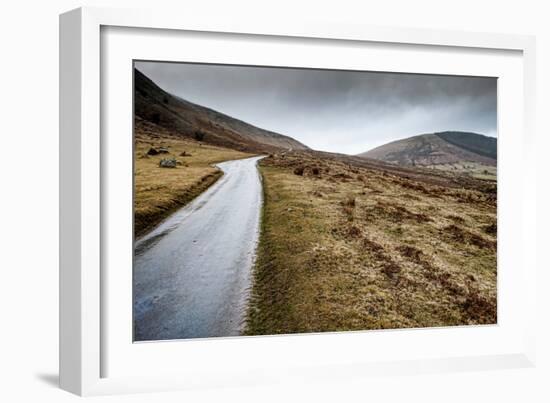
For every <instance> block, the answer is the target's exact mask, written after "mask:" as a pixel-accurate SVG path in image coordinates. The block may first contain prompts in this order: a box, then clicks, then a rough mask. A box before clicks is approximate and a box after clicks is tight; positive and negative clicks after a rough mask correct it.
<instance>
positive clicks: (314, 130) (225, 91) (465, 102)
mask: <svg viewBox="0 0 550 403" xmlns="http://www.w3.org/2000/svg"><path fill="white" fill-rule="evenodd" d="M136 67H137V68H138V69H139V70H140V71H142V72H143V73H144V74H145V75H147V76H148V77H149V78H151V79H152V80H153V81H154V82H156V83H157V84H158V85H159V86H160V87H162V88H163V89H164V90H166V91H168V92H170V93H172V94H175V95H177V96H179V97H181V98H184V99H187V100H189V101H191V102H195V103H198V104H201V105H204V106H207V107H209V108H212V109H215V110H218V111H220V112H223V113H226V114H228V115H230V116H233V117H236V118H239V119H242V120H244V121H247V122H249V123H252V124H254V125H256V126H259V127H262V128H265V129H269V130H273V131H276V132H279V133H282V134H286V135H289V136H292V137H294V138H296V139H297V140H299V141H302V142H303V143H305V144H307V145H308V146H310V147H312V148H315V149H319V150H325V151H335V152H343V153H348V154H356V153H360V152H363V151H366V150H368V149H370V148H373V147H376V146H378V145H381V144H384V143H387V142H389V141H393V140H396V139H400V138H405V137H410V136H413V135H416V134H422V133H431V132H436V131H444V130H463V131H473V132H477V133H481V134H485V135H491V136H496V127H497V80H496V79H495V78H483V77H461V76H437V75H418V74H397V73H377V72H354V71H353V72H352V71H329V70H311V69H287V68H265V67H245V66H223V65H204V64H187V63H159V62H136Z"/></svg>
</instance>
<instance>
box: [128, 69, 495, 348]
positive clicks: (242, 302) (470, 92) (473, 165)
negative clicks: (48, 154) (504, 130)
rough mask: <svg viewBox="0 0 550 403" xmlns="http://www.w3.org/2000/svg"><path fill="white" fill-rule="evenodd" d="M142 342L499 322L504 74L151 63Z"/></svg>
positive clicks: (143, 137) (139, 163)
mask: <svg viewBox="0 0 550 403" xmlns="http://www.w3.org/2000/svg"><path fill="white" fill-rule="evenodd" d="M133 75H134V76H133V86H134V87H133V92H134V94H133V95H134V98H133V99H134V105H133V107H134V116H133V124H134V126H133V142H134V145H133V146H134V161H133V164H134V166H133V173H134V200H133V209H134V211H133V217H134V218H133V220H134V252H133V253H134V256H133V285H132V286H133V307H132V308H133V335H134V341H135V342H144V341H161V340H182V339H196V338H210V337H233V336H248V335H255V336H257V335H280V334H295V333H319V332H344V331H368V330H381V329H405V328H433V327H443V326H475V325H492V324H496V323H497V79H496V78H493V77H474V76H449V75H427V74H409V73H393V72H374V71H372V72H371V71H346V70H323V69H300V68H285V67H258V66H239V65H214V64H194V63H173V62H158V61H135V62H134V69H133Z"/></svg>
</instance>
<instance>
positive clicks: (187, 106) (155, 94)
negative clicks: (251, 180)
mask: <svg viewBox="0 0 550 403" xmlns="http://www.w3.org/2000/svg"><path fill="white" fill-rule="evenodd" d="M134 89H135V98H134V114H135V116H136V118H137V120H136V122H139V121H140V119H139V118H141V119H143V120H144V121H148V122H150V123H153V124H155V125H158V126H161V127H163V128H165V129H168V130H169V131H170V132H172V133H174V134H175V135H176V136H181V137H188V138H194V139H196V140H199V141H203V142H206V143H210V144H214V145H219V146H223V147H228V148H233V149H237V150H241V151H249V152H269V151H275V150H280V149H285V150H289V149H295V150H305V149H308V147H307V146H305V145H304V144H302V143H300V142H299V141H297V140H294V139H293V138H292V137H288V136H284V135H282V134H279V133H275V132H271V131H268V130H264V129H260V128H258V127H256V126H253V125H251V124H248V123H246V122H243V121H241V120H238V119H235V118H232V117H230V116H227V115H225V114H223V113H220V112H217V111H215V110H212V109H209V108H206V107H204V106H200V105H197V104H194V103H191V102H189V101H186V100H184V99H181V98H179V97H177V96H174V95H171V94H169V93H167V92H166V91H164V90H163V89H161V88H160V87H159V86H158V85H156V84H155V83H154V82H153V81H152V80H150V79H149V78H148V77H146V76H145V75H144V74H143V73H141V72H140V71H139V70H137V69H134Z"/></svg>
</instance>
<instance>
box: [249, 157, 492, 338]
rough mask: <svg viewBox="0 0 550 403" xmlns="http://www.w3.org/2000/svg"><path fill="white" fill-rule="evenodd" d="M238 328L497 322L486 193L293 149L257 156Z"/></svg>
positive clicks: (321, 328) (307, 328) (488, 196)
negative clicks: (247, 289) (244, 303)
mask: <svg viewBox="0 0 550 403" xmlns="http://www.w3.org/2000/svg"><path fill="white" fill-rule="evenodd" d="M260 169H261V173H262V176H263V181H264V192H265V198H264V208H263V216H262V234H261V238H260V243H259V246H258V256H257V261H256V267H255V272H254V285H253V289H252V296H251V302H250V309H249V313H248V320H247V328H246V331H245V332H246V334H278V333H296V332H319V331H341V330H364V329H386V328H406V327H427V326H430V327H431V326H451V325H468V324H490V323H495V322H496V274H497V272H496V202H495V197H494V196H495V194H494V192H493V193H491V192H487V191H486V190H483V186H481V187H480V188H475V187H474V188H470V189H464V188H457V187H452V186H449V187H446V186H442V185H441V184H438V185H434V184H430V183H421V182H417V181H414V180H411V179H410V178H409V177H403V176H399V175H395V174H392V173H388V172H384V170H383V169H367V168H360V167H354V166H351V165H349V164H347V163H345V162H338V161H335V160H333V161H329V160H326V159H322V158H320V159H319V158H314V157H310V156H308V155H307V154H296V155H293V154H292V153H290V154H287V155H286V156H285V155H275V156H273V157H270V158H267V159H265V160H263V161H262V162H261V165H260Z"/></svg>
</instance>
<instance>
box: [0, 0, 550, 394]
mask: <svg viewBox="0 0 550 403" xmlns="http://www.w3.org/2000/svg"><path fill="white" fill-rule="evenodd" d="M545 3H546V4H545ZM81 5H97V6H109V7H179V8H180V9H181V12H185V13H200V14H203V13H205V14H217V15H224V16H227V18H231V15H232V14H234V13H239V14H243V13H244V14H245V15H248V16H250V18H258V17H260V18H267V17H269V18H272V19H279V18H280V19H288V18H296V19H303V18H315V19H322V20H334V21H347V22H353V23H364V24H374V25H393V26H395V25H400V26H411V27H425V28H450V29H464V30H471V31H487V32H506V33H522V34H534V35H537V39H538V44H537V47H538V55H537V56H538V60H537V65H538V95H537V106H538V108H537V114H538V122H537V128H538V145H537V148H538V150H539V155H538V163H539V165H538V166H539V169H538V175H539V176H540V178H539V184H540V186H539V188H538V191H539V192H540V199H539V200H540V206H539V213H538V214H539V221H540V224H541V225H540V228H539V232H538V239H537V242H538V245H539V259H542V258H545V257H546V256H545V255H546V254H544V253H543V252H544V250H545V248H546V247H547V245H546V243H547V242H546V241H547V240H548V235H547V233H546V231H544V229H545V228H546V225H547V224H549V223H550V222H549V220H548V218H549V215H548V212H547V211H545V210H543V206H545V205H546V206H548V205H550V198H549V192H548V191H547V190H546V189H545V188H544V187H543V186H542V185H546V184H548V182H549V180H548V178H549V176H548V173H549V172H550V170H549V169H548V167H547V150H548V148H549V146H550V141H549V139H548V134H549V133H550V130H549V128H550V125H549V123H548V120H547V119H546V118H547V116H548V114H549V113H550V103H549V100H550V96H549V93H548V91H549V90H550V82H549V81H550V25H549V24H548V16H549V15H550V11H549V10H547V9H546V8H547V2H545V1H531V0H523V1H521V2H519V1H515V2H502V1H497V0H486V1H479V0H473V1H472V0H461V1H453V2H451V1H441V0H439V1H437V0H434V1H431V0H415V1H407V0H400V1H398V0H384V1H357V2H353V1H347V0H338V1H333V2H330V3H327V4H325V3H323V2H321V1H320V0H317V1H298V0H294V1H291V0H288V1H287V0H277V1H269V2H262V1H246V0H230V1H222V0H220V1H217V0H202V1H199V0H194V1H182V0H180V1H169V0H156V1H154V2H153V1H147V0H133V1H131V0H119V1H115V0H112V1H86V0H82V1H80V2H79V1H72V0H55V1H39V0H19V1H15V0H11V1H9V0H8V1H4V2H3V3H2V5H1V6H0V18H1V23H0V31H1V34H0V43H1V46H0V52H1V55H2V59H1V61H0V103H1V108H0V111H1V112H0V119H1V121H0V122H1V124H0V136H1V143H0V154H1V157H0V179H1V181H0V237H1V243H0V245H1V246H0V251H1V255H0V256H1V260H0V262H1V263H0V271H1V274H2V276H1V279H0V313H1V316H0V371H1V372H0V380H1V381H0V385H1V386H0V396H1V397H0V400H2V401H6V402H18V401H41V402H50V401H51V402H69V401H75V400H76V399H77V398H76V397H74V396H72V395H70V394H68V393H65V392H63V391H61V390H59V389H57V387H56V386H55V384H56V383H57V354H58V347H57V335H58V332H57V327H58V315H57V303H58V298H57V294H58V272H57V263H58V242H57V237H58V228H57V227H58V226H57V221H58V205H57V202H58V196H57V193H58V180H57V176H58V172H57V170H58V163H57V160H58V14H59V13H61V12H64V11H66V10H69V9H72V8H75V7H79V6H81ZM541 266H544V268H549V266H550V265H548V264H544V265H541ZM548 280H549V276H548V273H547V271H546V270H542V273H541V274H540V278H539V289H540V292H539V300H540V311H539V317H540V318H541V322H540V330H539V347H538V357H539V363H538V366H537V368H535V369H528V370H502V371H492V372H481V373H460V374H450V375H422V376H408V377H397V378H387V377H377V378H369V379H362V380H357V379H355V380H351V381H349V382H346V383H334V384H304V385H293V386H290V387H284V388H282V387H257V388H249V389H229V390H213V391H207V392H205V391H200V392H178V393H164V394H157V395H134V396H126V397H120V396H114V397H102V398H93V400H97V401H116V402H121V401H124V402H126V401H127V402H158V401H179V402H181V401H184V400H185V401H212V402H214V401H220V400H223V401H238V402H246V401H258V400H261V401H267V402H271V401H280V400H291V401H300V400H302V401H312V400H317V401H327V402H328V401H335V400H336V401H341V402H344V401H354V400H361V401H367V400H370V401H374V402H378V401H421V402H432V401H433V402H440V401H446V402H464V401H466V400H472V401H498V402H517V401H525V402H539V401H540V402H542V401H550V391H549V390H548V386H547V385H548V381H549V380H550V349H549V348H548V340H550V325H549V324H548V319H549V314H548V312H549V309H548V308H550V304H549V300H550V298H549V295H550V293H548V292H547V291H546V287H545V285H547V284H549V282H548Z"/></svg>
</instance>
